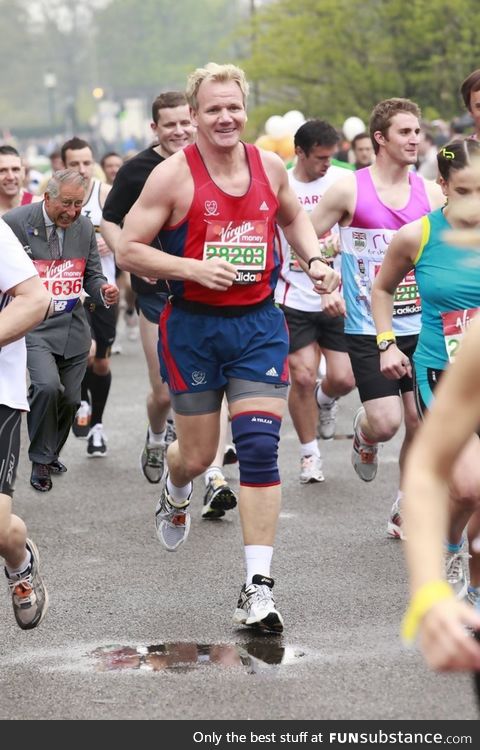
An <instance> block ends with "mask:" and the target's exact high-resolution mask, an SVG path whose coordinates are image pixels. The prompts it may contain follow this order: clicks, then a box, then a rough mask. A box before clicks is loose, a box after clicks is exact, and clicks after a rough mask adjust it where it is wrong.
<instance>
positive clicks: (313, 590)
mask: <svg viewBox="0 0 480 750" xmlns="http://www.w3.org/2000/svg"><path fill="white" fill-rule="evenodd" d="M121 343H122V345H123V353H122V354H121V355H119V356H115V357H114V358H113V374H114V377H113V383H112V391H111V396H110V401H109V404H108V406H107V411H106V414H105V420H104V424H105V429H106V432H107V435H108V437H109V442H108V448H109V453H108V457H106V458H104V459H87V457H86V442H85V441H84V440H78V439H76V438H74V437H73V436H71V437H70V438H69V440H68V443H67V445H66V446H65V450H64V452H63V455H62V460H64V462H65V463H66V464H67V466H68V472H67V474H65V475H64V476H61V477H57V478H54V488H53V490H52V491H51V492H50V493H47V494H40V493H38V492H36V491H35V490H33V489H31V488H30V486H29V483H28V478H29V472H30V466H29V463H28V461H27V459H26V455H25V453H26V448H27V439H26V434H25V432H24V439H23V445H22V449H23V451H22V452H23V456H22V460H21V463H20V467H19V477H18V480H17V489H16V494H15V506H16V508H17V509H18V512H19V513H20V515H21V516H22V517H24V518H25V520H26V521H27V523H28V526H29V533H30V535H31V536H32V538H33V539H35V541H36V543H37V545H38V547H39V549H40V554H41V558H42V564H43V568H42V569H43V573H44V578H45V581H46V583H47V586H48V589H49V593H50V609H49V612H48V614H47V616H46V618H45V620H44V622H43V623H42V624H41V626H40V627H39V628H38V629H36V630H34V631H29V632H22V631H21V630H20V629H18V627H17V626H16V624H15V621H14V618H13V614H12V612H11V605H10V602H9V600H8V594H7V590H6V586H5V589H4V593H3V595H2V602H1V608H0V642H1V643H2V648H1V655H0V719H17V718H19V710H20V713H21V718H26V719H192V720H201V719H302V720H305V719H317V720H320V719H321V720H325V719H332V720H345V719H401V720H412V719H435V720H440V719H467V720H469V719H477V718H478V714H477V709H476V705H475V699H474V696H473V693H472V686H471V678H470V676H469V675H441V676H440V675H435V674H432V673H431V672H429V671H428V670H427V669H426V668H425V666H424V665H423V662H422V660H421V659H420V657H419V655H418V653H416V652H415V651H413V652H407V651H405V650H404V649H403V648H402V646H401V643H400V640H399V623H400V620H401V616H402V613H403V611H404V607H405V604H406V600H407V586H406V574H405V568H404V563H403V557H402V543H401V542H396V541H393V540H390V539H388V538H387V537H386V522H387V517H388V513H389V510H390V506H391V503H392V501H393V499H394V495H395V492H396V484H397V480H398V467H397V462H396V456H397V453H398V446H399V440H398V439H396V440H395V441H393V442H392V443H391V444H388V445H385V446H383V448H382V450H381V466H380V469H379V474H378V476H377V479H376V480H375V481H374V482H373V483H371V484H364V483H362V482H361V481H360V480H359V479H358V478H357V477H356V475H355V474H354V472H353V469H352V467H351V465H350V444H351V442H350V440H348V439H343V440H342V439H341V440H335V441H332V442H329V443H323V444H322V453H323V458H324V471H325V476H326V481H325V482H324V483H323V484H317V485H309V486H301V485H300V484H299V483H298V470H299V466H298V443H297V439H296V436H295V434H294V431H293V428H292V426H291V423H290V421H289V420H288V419H287V420H286V421H285V423H284V426H283V431H282V441H281V448H280V464H281V468H282V477H283V488H284V493H283V511H282V516H281V521H280V527H279V532H278V540H277V547H276V553H275V555H274V561H273V570H272V574H273V576H274V578H275V580H276V585H275V594H276V600H277V604H278V606H279V608H280V610H281V612H282V613H283V615H284V618H285V633H284V635H283V636H282V637H281V638H278V637H273V636H271V637H266V638H259V637H258V636H255V635H254V634H252V633H250V632H249V631H248V630H246V629H244V630H236V629H235V628H234V627H233V626H232V623H231V616H232V614H233V610H234V608H235V604H236V599H237V596H238V593H239V590H240V586H241V584H242V582H243V555H242V546H241V538H240V527H239V520H238V513H237V511H236V510H235V511H230V512H229V513H228V514H227V515H226V517H225V518H224V519H223V520H221V521H216V522H212V521H210V522H208V521H202V520H201V518H200V512H201V504H202V496H203V484H202V480H197V481H196V485H195V493H194V502H193V504H192V517H193V520H192V529H191V533H190V537H189V539H188V541H187V543H186V544H185V545H184V547H183V548H181V549H180V550H179V551H178V552H176V553H168V552H166V551H165V550H164V549H163V548H162V547H161V546H160V544H159V542H158V541H157V539H156V535H155V529H154V522H153V512H154V507H155V504H156V500H157V498H158V486H155V485H150V484H149V483H148V482H147V481H146V480H145V479H144V478H143V475H142V474H141V472H140V468H139V455H140V451H141V448H142V445H143V441H144V437H145V430H146V416H145V406H144V403H145V398H144V397H145V394H146V391H147V377H146V369H145V365H144V361H143V355H142V353H141V348H140V344H139V342H138V341H137V342H131V341H127V340H126V339H125V338H124V337H123V338H121ZM356 407H357V396H356V395H351V396H349V397H348V398H346V399H343V400H342V402H341V408H340V410H339V424H338V432H339V433H348V432H350V431H351V423H352V416H353V414H354V412H355V409H356ZM227 473H228V476H229V477H230V478H231V479H232V484H233V486H234V487H238V481H237V468H236V467H235V466H232V467H227ZM149 647H150V652H149Z"/></svg>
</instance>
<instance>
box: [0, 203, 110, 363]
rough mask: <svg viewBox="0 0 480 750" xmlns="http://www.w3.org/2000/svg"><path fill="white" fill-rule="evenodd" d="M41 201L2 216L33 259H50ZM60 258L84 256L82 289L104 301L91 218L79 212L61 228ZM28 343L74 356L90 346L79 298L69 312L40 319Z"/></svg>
mask: <svg viewBox="0 0 480 750" xmlns="http://www.w3.org/2000/svg"><path fill="white" fill-rule="evenodd" d="M42 206H43V202H38V203H31V204H30V205H27V206H19V207H18V208H13V209H12V210H11V211H7V213H5V214H4V215H3V217H2V218H3V220H4V221H5V222H6V223H7V224H8V225H9V227H10V228H11V229H12V230H13V232H14V233H15V234H16V236H17V237H18V239H19V240H20V242H21V243H22V245H23V249H24V250H25V252H26V253H27V254H28V255H29V256H30V257H31V258H32V259H33V260H49V259H50V252H49V248H48V242H47V230H46V227H45V221H44V218H43V211H42ZM62 258H85V259H86V265H85V277H84V289H85V291H86V292H87V294H88V295H90V297H92V299H93V300H94V301H95V302H96V303H97V304H100V305H102V306H103V305H104V302H103V299H102V297H101V294H100V288H101V286H102V285H103V284H106V283H107V279H106V278H105V276H104V275H103V274H102V265H101V262H100V255H99V254H98V248H97V241H96V239H95V230H94V227H93V224H92V222H91V221H90V219H87V218H86V217H85V216H79V217H78V219H77V220H76V221H74V223H73V224H72V225H71V226H70V227H68V229H66V230H65V231H64V235H63V253H62ZM26 342H27V347H28V346H35V345H37V344H41V345H45V344H46V345H47V347H48V348H49V349H50V350H51V351H52V353H53V354H58V355H61V356H64V357H66V358H67V359H68V358H70V357H74V356H75V355H77V354H82V353H83V352H87V351H88V350H89V348H90V342H91V334H90V326H89V325H88V322H87V318H86V315H85V310H84V309H83V304H82V303H81V302H80V301H78V302H77V304H76V305H75V307H74V308H73V310H72V311H71V312H69V313H68V312H67V313H62V314H60V315H56V316H55V317H53V318H49V319H48V320H45V321H44V322H43V323H40V324H39V325H38V326H37V327H36V328H35V329H34V330H33V331H31V332H30V333H28V334H27V336H26Z"/></svg>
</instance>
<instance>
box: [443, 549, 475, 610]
mask: <svg viewBox="0 0 480 750" xmlns="http://www.w3.org/2000/svg"><path fill="white" fill-rule="evenodd" d="M469 558H470V555H469V554H468V552H467V550H466V545H465V542H464V543H463V545H462V547H461V548H460V550H459V551H458V552H449V551H448V549H447V550H445V576H446V579H447V582H448V583H449V584H450V586H451V587H452V589H453V590H454V592H455V596H456V597H457V599H463V598H464V597H465V595H466V593H467V591H468V560H469Z"/></svg>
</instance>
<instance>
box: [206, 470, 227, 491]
mask: <svg viewBox="0 0 480 750" xmlns="http://www.w3.org/2000/svg"><path fill="white" fill-rule="evenodd" d="M213 477H221V478H222V479H225V477H224V476H223V471H222V470H221V468H220V467H219V466H209V467H208V469H207V470H206V472H205V475H204V478H205V487H206V486H207V485H208V483H209V481H210V479H213Z"/></svg>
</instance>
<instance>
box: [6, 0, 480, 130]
mask: <svg viewBox="0 0 480 750" xmlns="http://www.w3.org/2000/svg"><path fill="white" fill-rule="evenodd" d="M0 17H1V18H2V29H3V32H4V33H3V37H2V52H3V59H4V61H7V62H6V63H5V66H4V75H2V76H1V77H0V128H2V127H3V128H19V129H24V128H26V127H27V126H32V127H33V126H36V125H43V126H48V123H49V120H50V117H51V115H50V114H49V103H50V108H51V105H52V101H51V97H52V96H54V98H55V102H54V103H55V112H56V120H57V124H58V127H59V128H60V127H61V125H62V124H63V123H64V121H65V113H66V112H67V111H68V109H69V108H70V110H71V109H72V107H73V104H72V103H73V102H75V106H76V109H77V115H78V116H79V120H80V123H79V124H80V125H85V124H86V121H87V120H88V117H89V114H90V113H91V106H90V105H89V102H88V96H89V92H90V91H91V90H92V89H93V87H94V86H102V87H103V88H104V89H105V91H106V92H107V96H109V97H112V98H115V99H117V100H121V99H122V98H124V97H127V96H134V97H144V98H145V99H146V100H147V102H150V101H151V99H152V98H153V97H154V96H155V95H156V94H157V93H158V92H159V91H161V90H166V89H168V88H183V87H184V86H185V81H186V75H187V74H188V72H189V71H191V70H192V69H194V68H195V67H197V66H199V65H203V64H204V63H206V62H207V61H209V60H216V61H218V62H228V61H235V60H236V61H237V62H238V63H239V64H240V65H242V67H244V68H245V70H246V71H247V74H248V77H249V79H250V81H251V82H252V84H253V85H252V95H251V99H250V108H249V123H248V136H249V137H254V136H255V135H257V134H258V133H259V132H260V131H261V130H262V128H263V124H264V122H265V120H266V118H267V117H268V116H269V115H271V114H277V113H279V114H282V113H283V112H286V111H287V110H290V109H300V110H301V111H302V112H304V113H305V115H307V116H309V117H315V116H319V117H324V118H326V119H328V120H330V121H331V122H333V123H334V124H336V125H337V126H338V125H341V124H342V122H343V121H344V119H345V118H346V117H348V116H350V115H357V116H359V117H361V118H362V119H363V120H364V121H367V120H368V116H369V113H370V111H371V109H372V107H373V105H374V104H375V103H376V102H377V101H379V100H380V99H383V98H386V97H390V96H408V97H410V98H412V99H414V100H415V101H417V102H418V103H419V104H420V106H421V107H422V109H423V111H424V113H425V116H427V117H429V118H433V117H442V118H444V119H447V120H448V119H450V118H452V117H453V116H455V115H458V114H460V113H462V112H463V104H462V102H461V99H460V96H459V86H460V83H461V82H462V80H463V79H464V78H465V76H466V75H468V73H470V72H471V71H472V70H474V69H475V68H477V67H480V61H479V59H478V53H477V47H476V30H477V29H478V28H479V27H480V2H479V0H435V1H434V2H433V1H432V0H410V2H409V3H408V4H406V3H405V2H404V0H367V1H366V0H264V1H263V2H261V0H202V1H201V2H199V0H177V2H174V3H172V2H171V0H82V2H79V0H34V1H33V0H0ZM7 66H8V72H7ZM48 71H51V72H53V73H55V74H56V77H57V81H58V83H57V87H56V89H55V91H54V92H52V91H50V92H47V90H46V88H45V85H44V75H45V73H46V72H48ZM49 96H50V100H49Z"/></svg>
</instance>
